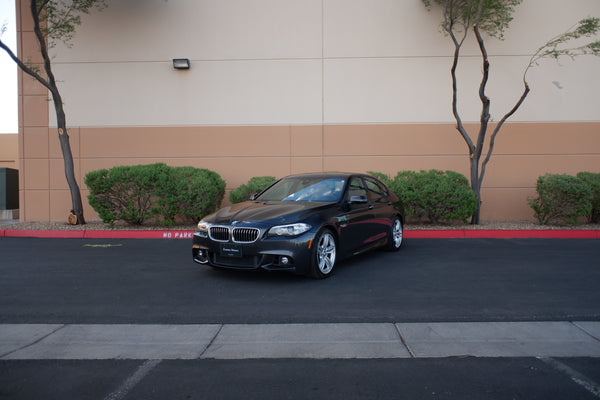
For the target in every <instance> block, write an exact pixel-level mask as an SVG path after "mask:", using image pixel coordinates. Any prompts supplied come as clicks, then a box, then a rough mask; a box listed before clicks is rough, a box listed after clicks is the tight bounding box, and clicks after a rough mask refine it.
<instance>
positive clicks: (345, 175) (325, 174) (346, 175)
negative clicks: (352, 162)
mask: <svg viewBox="0 0 600 400" xmlns="http://www.w3.org/2000/svg"><path fill="white" fill-rule="evenodd" d="M351 176H370V175H367V174H363V173H355V172H310V173H305V174H293V175H288V176H286V177H284V178H296V177H323V178H327V177H332V178H335V177H339V178H349V177H351Z"/></svg>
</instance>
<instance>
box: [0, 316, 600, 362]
mask: <svg viewBox="0 0 600 400" xmlns="http://www.w3.org/2000/svg"><path fill="white" fill-rule="evenodd" d="M451 356H476V357H600V322H596V321H594V322H566V321H565V322H489V323H480V322H471V323H396V324H394V323H364V324H360V323H359V324H280V325H277V324H275V325H267V324H256V325H242V324H225V325H219V324H203V325H60V324H4V325H0V359H2V360H43V359H81V360H98V359H198V358H200V359H210V358H213V359H252V358H313V359H331V358H339V359H350V358H435V357H451Z"/></svg>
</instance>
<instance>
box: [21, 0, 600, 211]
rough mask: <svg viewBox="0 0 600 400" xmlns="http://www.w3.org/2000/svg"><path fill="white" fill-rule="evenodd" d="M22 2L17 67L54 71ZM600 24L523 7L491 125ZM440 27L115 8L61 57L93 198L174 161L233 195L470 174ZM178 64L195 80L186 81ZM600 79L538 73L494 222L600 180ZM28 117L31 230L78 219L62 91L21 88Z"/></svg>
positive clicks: (277, 5) (369, 17) (296, 11)
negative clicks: (99, 187) (557, 191)
mask: <svg viewBox="0 0 600 400" xmlns="http://www.w3.org/2000/svg"><path fill="white" fill-rule="evenodd" d="M16 1H17V5H18V7H17V14H18V15H17V17H18V21H19V22H18V25H19V26H18V46H19V50H18V51H19V54H21V55H32V57H31V58H32V61H33V62H39V61H40V59H39V55H38V52H37V49H36V43H35V41H34V38H33V33H32V32H31V23H30V22H29V19H28V18H26V16H27V13H28V10H27V7H26V2H25V1H22V0H16ZM540 9H543V10H544V13H545V15H544V18H539V15H538V13H539V10H540ZM596 14H598V15H600V4H599V3H598V2H597V0H574V1H573V2H569V4H566V3H565V2H564V1H563V0H529V1H528V2H525V3H524V4H522V5H521V6H519V9H518V12H517V13H516V14H515V19H514V21H513V23H512V24H511V27H510V28H509V30H508V31H507V35H506V40H505V41H502V42H500V41H490V42H489V46H488V52H489V54H490V60H491V63H492V76H491V79H490V82H489V91H488V94H489V95H490V97H491V99H492V118H493V120H496V121H497V120H499V119H500V117H501V116H502V114H503V113H504V112H506V111H508V109H510V107H511V106H512V104H514V101H516V98H518V96H519V95H520V93H521V90H522V81H521V78H522V73H523V67H524V65H526V63H527V60H528V59H529V57H530V55H531V53H532V52H533V51H535V49H537V47H538V46H539V45H540V44H541V43H543V42H544V41H545V40H547V39H548V38H549V37H552V36H554V35H556V34H557V33H560V32H561V31H563V30H565V29H567V28H569V27H570V26H571V25H572V24H573V23H574V22H575V21H577V20H578V19H579V18H581V17H584V16H587V15H596ZM439 18H440V16H439V15H438V14H435V12H434V11H432V12H427V11H426V10H425V8H424V7H423V5H422V2H421V1H414V2H402V1H393V2H390V1H389V0H371V1H363V0H306V1H302V2H298V1H297V0H256V1H253V2H247V1H245V0H199V1H197V2H189V1H183V0H169V1H168V2H143V4H142V3H140V4H139V5H136V6H135V7H133V6H131V5H129V3H127V2H118V1H115V2H111V3H110V6H109V8H107V9H106V10H104V11H103V12H101V13H91V14H90V15H89V16H85V17H84V20H83V24H82V26H81V27H80V29H79V30H78V32H77V34H76V36H75V39H74V41H73V43H72V47H65V46H61V45H58V46H56V47H55V48H53V50H52V51H53V54H52V56H53V66H54V70H55V73H56V75H57V77H58V79H59V81H60V83H59V85H60V88H61V93H62V94H63V98H64V99H65V109H66V112H67V121H68V124H69V125H70V126H72V128H71V129H70V131H69V134H70V136H71V146H72V151H73V155H74V157H75V171H76V176H77V178H78V181H79V184H80V186H81V188H82V194H83V197H84V198H85V196H86V195H87V190H86V188H85V185H84V184H83V177H84V175H85V173H87V172H88V171H90V170H93V169H98V168H110V167H112V166H115V165H125V164H129V165H131V164H140V163H152V162H159V161H160V162H166V163H168V164H170V165H191V166H195V167H203V168H210V169H212V170H215V171H216V172H218V173H219V174H220V175H221V176H222V177H223V178H224V179H225V180H226V181H227V188H228V189H232V188H235V187H236V186H238V185H239V184H241V183H244V182H246V181H247V180H248V179H249V178H250V177H252V176H258V175H274V176H276V177H280V176H283V175H287V174H290V173H296V172H308V171H328V170H349V171H381V172H385V173H388V174H395V173H396V172H397V171H399V170H403V169H412V170H419V169H430V168H437V169H449V170H455V171H458V172H461V173H463V174H465V175H468V158H467V149H466V146H465V144H464V143H463V142H462V139H461V138H460V136H459V135H458V133H457V132H456V130H455V128H454V122H453V118H452V113H451V109H450V100H451V90H450V79H449V67H450V64H451V44H450V43H449V39H448V38H447V37H444V36H443V35H442V34H440V32H439V29H438V27H437V25H438V24H439ZM532 19H535V21H536V25H535V29H532V25H531V20H532ZM158 33H160V34H158ZM465 46H466V47H465V53H464V54H465V56H467V57H465V58H463V59H462V60H461V64H460V68H461V70H460V74H459V77H460V79H461V83H462V85H461V87H460V90H461V97H460V109H461V112H462V113H463V114H462V115H463V118H464V121H466V122H467V125H468V126H469V128H470V130H471V131H475V127H474V125H473V122H474V121H477V120H478V118H479V115H478V112H479V110H480V104H479V103H478V98H477V85H478V83H479V79H480V75H479V74H480V70H481V60H480V57H479V56H478V53H477V47H476V46H475V45H474V44H473V43H468V44H466V45H465ZM176 57H188V58H190V59H191V62H192V67H191V69H190V70H187V71H176V70H174V69H173V68H172V64H171V59H172V58H176ZM598 67H600V58H585V59H579V60H577V61H576V62H572V61H570V60H565V61H564V62H563V63H562V64H560V65H559V64H556V63H550V62H544V63H543V64H542V65H540V66H538V67H537V68H536V69H535V70H534V71H532V73H531V74H530V84H531V87H532V89H533V90H532V92H531V94H530V95H529V97H528V98H527V100H526V102H525V103H524V104H523V106H522V107H521V108H520V109H519V111H518V112H517V113H516V114H515V115H514V116H513V117H512V118H511V120H510V122H509V123H508V124H507V125H506V126H505V127H504V128H503V131H502V133H501V134H500V136H499V137H498V140H497V143H496V150H495V152H494V156H493V158H492V161H491V163H490V165H489V167H488V173H487V176H486V178H485V181H484V188H483V212H482V218H483V219H531V218H532V211H531V210H530V209H529V207H528V206H527V201H526V200H527V197H528V196H532V195H533V194H534V186H535V181H536V179H537V177H538V175H542V174H544V173H547V172H553V173H576V172H579V171H584V170H585V171H594V172H600V112H599V111H598V106H597V101H596V98H597V93H598V92H600V81H599V80H597V79H593V77H595V75H596V72H597V71H598ZM19 102H20V110H21V111H20V116H19V140H18V141H19V167H20V168H19V169H20V182H21V183H22V185H21V196H20V199H21V218H22V219H24V220H31V221H33V220H65V218H66V215H67V213H68V212H69V210H70V208H71V206H70V204H71V202H70V197H69V192H68V190H67V186H66V181H65V178H64V172H63V164H62V158H61V154H60V150H59V146H58V139H57V134H56V129H55V128H53V126H55V125H56V124H55V119H54V114H53V110H52V104H51V103H50V102H48V94H47V91H46V90H45V89H44V88H43V87H42V86H41V85H39V84H38V83H36V82H33V81H32V79H31V78H28V77H26V76H23V74H22V73H20V74H19ZM469 123H470V124H469ZM85 208H86V209H85V212H86V218H87V219H88V220H93V219H96V218H97V216H96V215H95V213H94V212H93V211H92V210H91V209H90V208H89V206H88V205H87V203H86V205H85Z"/></svg>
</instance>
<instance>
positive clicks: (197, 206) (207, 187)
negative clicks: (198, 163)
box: [154, 167, 225, 225]
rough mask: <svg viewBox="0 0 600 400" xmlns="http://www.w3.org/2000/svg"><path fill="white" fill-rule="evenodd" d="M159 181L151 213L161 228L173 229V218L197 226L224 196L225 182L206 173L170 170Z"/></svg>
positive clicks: (182, 169) (205, 171)
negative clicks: (160, 219) (160, 222)
mask: <svg viewBox="0 0 600 400" xmlns="http://www.w3.org/2000/svg"><path fill="white" fill-rule="evenodd" d="M162 178H163V179H161V180H160V181H159V185H158V186H157V188H156V192H155V194H156V196H157V197H158V199H157V201H156V203H157V206H156V207H155V209H154V211H155V213H156V214H157V215H159V216H161V217H162V223H163V224H164V225H174V224H175V221H176V219H177V218H181V219H183V220H184V221H190V222H194V223H197V222H198V221H200V220H201V219H202V217H204V216H205V215H208V214H210V213H212V212H214V211H216V209H217V207H218V206H219V205H220V204H221V201H222V200H223V196H224V194H225V181H223V180H222V179H221V177H220V176H219V174H217V173H216V172H214V171H210V170H208V169H199V168H194V167H173V168H171V170H170V173H169V174H168V175H163V176H162Z"/></svg>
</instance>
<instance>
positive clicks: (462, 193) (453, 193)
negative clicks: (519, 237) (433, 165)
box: [370, 169, 477, 224]
mask: <svg viewBox="0 0 600 400" xmlns="http://www.w3.org/2000/svg"><path fill="white" fill-rule="evenodd" d="M370 173H371V174H372V175H373V176H375V177H377V178H378V179H380V180H381V181H382V182H383V183H385V184H386V185H387V186H388V187H389V188H390V190H391V191H392V192H394V193H395V194H396V195H397V196H398V197H399V198H400V199H402V202H403V203H404V207H405V211H406V215H407V216H412V217H418V218H423V217H425V218H427V219H429V221H431V222H432V223H434V224H437V223H439V222H440V221H441V220H447V221H448V220H461V221H463V222H467V220H468V219H469V218H470V217H471V215H473V213H474V212H475V210H476V208H477V197H476V196H475V194H474V193H473V190H472V189H471V187H470V186H469V181H468V180H467V178H465V176H464V175H462V174H459V173H458V172H454V171H439V170H435V169H432V170H429V171H424V170H421V171H420V172H414V171H400V172H398V174H397V175H396V177H395V178H394V179H391V178H390V177H388V176H387V175H384V174H381V173H376V172H370Z"/></svg>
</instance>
